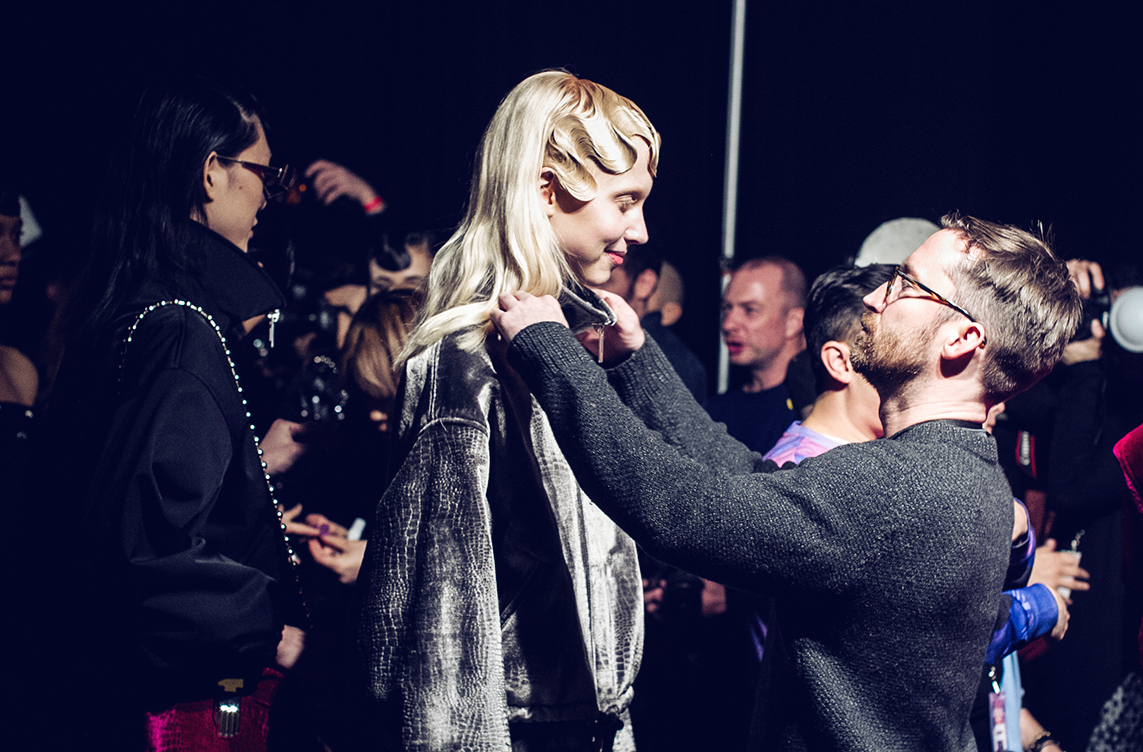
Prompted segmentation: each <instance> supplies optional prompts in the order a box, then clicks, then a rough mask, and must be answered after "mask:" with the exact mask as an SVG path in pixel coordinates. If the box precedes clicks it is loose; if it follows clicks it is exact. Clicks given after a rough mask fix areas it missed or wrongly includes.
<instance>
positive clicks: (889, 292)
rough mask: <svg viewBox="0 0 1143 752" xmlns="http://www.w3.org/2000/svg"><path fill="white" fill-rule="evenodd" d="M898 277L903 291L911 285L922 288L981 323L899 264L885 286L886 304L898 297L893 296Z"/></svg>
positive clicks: (933, 296) (974, 321) (937, 299)
mask: <svg viewBox="0 0 1143 752" xmlns="http://www.w3.org/2000/svg"><path fill="white" fill-rule="evenodd" d="M898 278H900V280H901V287H900V288H899V290H900V291H901V292H904V291H905V289H906V288H907V287H908V286H909V285H913V286H914V287H916V288H917V289H918V290H922V291H923V292H925V293H927V294H928V296H929V297H930V298H931V299H932V300H935V301H936V302H938V303H940V304H941V305H947V306H948V307H949V308H951V309H953V310H954V311H956V312H957V313H959V314H961V315H962V316H964V317H965V318H967V319H968V320H969V321H971V322H972V323H974V324H978V323H980V322H979V321H977V320H976V317H975V316H973V315H972V314H971V313H969V312H968V311H966V310H964V309H963V308H961V307H960V306H958V305H957V304H956V303H954V302H952V301H951V300H949V299H948V298H946V297H945V296H944V295H941V294H940V293H939V292H937V291H936V290H934V289H933V288H931V287H929V286H928V285H926V284H925V283H924V282H921V281H919V280H918V279H917V278H916V277H913V276H912V275H910V274H907V273H905V272H904V271H902V270H901V267H899V266H898V267H897V268H896V269H894V270H893V276H891V277H889V283H888V284H887V285H886V286H885V305H889V304H890V303H892V302H893V301H894V300H896V299H897V298H895V297H893V286H894V285H895V284H896V283H897V279H898ZM897 297H898V298H899V297H901V295H900V293H898V295H897Z"/></svg>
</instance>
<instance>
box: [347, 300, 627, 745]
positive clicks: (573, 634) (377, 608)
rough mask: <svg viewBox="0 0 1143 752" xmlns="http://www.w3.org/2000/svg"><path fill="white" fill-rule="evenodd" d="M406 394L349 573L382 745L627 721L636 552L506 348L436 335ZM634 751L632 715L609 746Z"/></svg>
mask: <svg viewBox="0 0 1143 752" xmlns="http://www.w3.org/2000/svg"><path fill="white" fill-rule="evenodd" d="M561 303H562V304H563V305H564V313H565V315H566V316H568V320H569V322H570V323H571V324H572V328H573V329H580V330H582V329H585V328H588V327H590V326H591V325H593V324H596V323H611V322H612V321H613V320H614V314H613V313H612V312H611V311H610V309H608V308H607V307H606V305H605V304H603V302H602V301H600V300H599V299H598V298H597V297H596V296H595V295H593V294H592V293H590V292H588V291H586V290H582V289H578V290H576V293H570V294H569V293H565V295H564V296H563V297H562V298H561ZM399 399H400V403H399V404H400V405H401V408H400V414H399V415H398V416H397V417H398V424H397V426H396V430H397V436H396V441H397V444H396V447H397V461H398V462H399V463H400V465H399V468H398V469H397V471H396V475H395V477H394V480H393V482H392V484H391V485H390V487H389V489H388V491H386V493H385V495H384V496H383V497H382V498H381V500H380V502H379V504H378V508H377V514H376V518H375V520H374V522H373V524H372V525H371V526H370V528H371V534H370V539H369V546H368V548H367V554H366V560H365V563H364V566H363V570H362V577H361V578H360V580H359V583H360V585H359V587H360V588H361V589H360V590H359V595H360V597H361V609H362V613H361V618H360V620H359V624H360V632H359V640H358V642H359V647H360V648H361V650H362V651H363V659H364V662H365V664H366V670H367V673H368V677H367V678H368V682H369V693H370V697H371V701H372V703H373V704H374V707H373V708H372V712H371V716H372V718H371V722H372V723H373V724H374V725H375V728H374V731H375V734H376V736H377V745H376V746H375V747H374V748H375V749H418V750H420V749H424V750H446V749H447V750H451V749H458V750H459V749H464V750H505V749H508V748H510V746H511V742H510V736H509V724H516V723H525V722H548V721H577V720H584V721H588V720H595V719H598V718H599V717H600V716H601V715H607V716H611V717H621V718H624V719H626V716H627V713H626V709H627V706H628V704H629V702H630V700H631V694H632V690H631V685H632V682H633V681H634V679H635V674H636V672H637V671H638V668H639V661H640V657H641V654H642V636H643V616H642V615H643V602H642V601H643V599H642V589H641V588H642V584H641V580H640V575H639V567H638V562H637V559H636V551H635V545H634V543H633V542H632V541H631V539H630V538H628V537H627V535H626V534H624V533H623V532H622V531H620V530H619V528H617V527H616V526H615V525H614V524H613V523H612V522H611V521H610V520H609V519H608V518H607V517H606V516H604V514H603V513H602V512H600V511H599V509H598V508H596V506H595V504H593V503H592V502H591V500H590V499H588V498H587V496H586V495H585V494H584V492H583V491H582V490H581V489H580V487H579V485H578V484H577V483H576V480H575V478H574V477H573V476H572V472H571V469H570V468H569V467H568V465H567V462H566V461H565V460H564V457H563V455H562V454H561V452H560V450H559V447H558V446H557V445H556V441H555V438H554V436H553V435H552V431H551V427H550V426H549V424H548V420H547V417H546V416H545V415H544V413H543V411H542V410H541V409H540V407H539V405H538V404H537V403H536V401H535V399H534V398H533V397H532V395H531V394H530V393H529V392H528V390H527V387H525V385H524V383H523V382H522V381H521V380H520V378H519V376H518V375H517V374H516V373H515V372H514V371H513V370H512V369H511V368H509V366H508V365H507V363H506V361H505V358H504V348H503V346H502V345H500V344H499V343H498V342H496V341H495V340H493V339H490V340H489V342H488V347H487V349H486V350H482V351H480V352H466V351H463V350H461V349H460V348H458V347H457V345H456V338H455V336H450V337H446V338H445V339H443V340H442V341H440V342H438V343H436V344H435V345H433V346H432V347H430V348H428V349H427V350H426V351H424V352H422V353H420V354H419V355H417V356H416V357H414V358H413V359H412V360H411V361H410V362H409V363H408V365H407V367H406V373H405V383H404V385H403V393H402V395H400V397H399ZM533 728H536V727H533ZM633 748H634V744H633V740H632V738H631V731H630V724H627V725H626V726H625V727H624V729H623V730H621V731H620V732H619V736H618V737H617V739H616V742H615V749H616V750H624V749H633Z"/></svg>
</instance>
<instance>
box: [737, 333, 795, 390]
mask: <svg viewBox="0 0 1143 752" xmlns="http://www.w3.org/2000/svg"><path fill="white" fill-rule="evenodd" d="M805 349H806V341H805V337H802V336H798V337H794V338H792V339H789V340H786V344H785V345H784V346H783V347H782V350H781V352H780V353H778V357H776V358H774V359H773V360H771V361H770V362H769V363H767V364H766V365H763V366H758V367H756V368H754V369H752V370H751V372H750V373H751V376H752V378H751V380H750V383H749V384H746V386H744V387H743V388H742V391H744V392H749V393H753V392H764V391H766V390H767V389H773V388H774V387H776V386H778V385H779V384H781V383H782V382H783V381H785V380H786V371H787V370H788V369H789V367H790V361H791V360H793V359H794V356H795V355H797V354H798V353H800V352H801V351H802V350H805Z"/></svg>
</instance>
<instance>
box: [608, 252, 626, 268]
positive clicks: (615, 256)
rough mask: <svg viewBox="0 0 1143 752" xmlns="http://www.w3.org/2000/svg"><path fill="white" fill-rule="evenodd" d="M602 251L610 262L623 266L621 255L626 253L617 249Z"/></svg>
mask: <svg viewBox="0 0 1143 752" xmlns="http://www.w3.org/2000/svg"><path fill="white" fill-rule="evenodd" d="M604 253H606V254H607V257H608V258H609V259H611V263H613V264H615V265H616V266H623V257H624V256H625V255H626V254H624V253H619V252H618V251H604Z"/></svg>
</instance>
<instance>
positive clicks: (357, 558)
mask: <svg viewBox="0 0 1143 752" xmlns="http://www.w3.org/2000/svg"><path fill="white" fill-rule="evenodd" d="M365 545H366V541H363V540H355V541H351V540H349V539H348V538H344V537H339V536H335V535H323V536H321V537H320V538H311V539H310V542H309V546H310V555H312V556H313V557H314V561H316V562H317V563H318V564H321V565H322V566H323V567H325V568H326V569H329V570H331V571H333V572H334V574H336V575H337V579H338V580H340V581H341V583H342V584H343V585H352V584H353V583H355V582H357V575H358V573H359V572H360V571H361V562H362V561H364V560H365Z"/></svg>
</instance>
